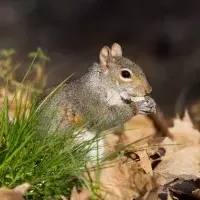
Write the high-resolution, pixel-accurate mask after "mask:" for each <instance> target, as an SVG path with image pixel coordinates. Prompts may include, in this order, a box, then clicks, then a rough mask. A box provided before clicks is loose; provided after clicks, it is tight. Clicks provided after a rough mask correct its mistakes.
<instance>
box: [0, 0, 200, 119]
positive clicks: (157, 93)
mask: <svg viewBox="0 0 200 200" xmlns="http://www.w3.org/2000/svg"><path fill="white" fill-rule="evenodd" d="M113 42H118V43H120V44H121V45H122V47H123V50H124V55H125V56H127V57H129V58H131V59H133V60H135V61H136V62H137V63H138V64H140V65H141V67H142V69H143V70H144V72H145V73H146V76H147V78H148V80H149V82H150V83H151V85H152V87H153V94H152V95H153V97H154V98H155V99H156V101H157V103H158V104H159V105H160V107H161V108H162V109H163V110H164V112H165V113H166V115H173V114H174V109H175V104H176V102H177V98H178V97H179V95H180V94H182V91H183V90H184V91H188V90H189V91H190V92H189V93H187V94H189V95H190V97H187V98H189V99H192V98H194V97H195V98H196V97H198V95H199V94H200V91H199V86H200V1H199V0H190V1H186V0H151V1H149V0H140V1H136V0H124V1H122V0H115V1H113V0H110V1H108V0H71V1H69V0H57V1H55V0H54V1H53V0H42V1H41V0H28V1H27V0H18V1H15V0H1V1H0V48H14V49H16V51H17V53H18V54H19V55H20V56H21V58H24V57H25V55H27V54H28V52H30V51H33V50H35V49H36V48H37V47H41V48H42V49H44V50H45V51H46V52H48V55H49V56H50V57H51V59H52V61H51V62H50V63H49V65H48V68H49V69H50V70H51V74H50V76H49V81H48V87H51V86H53V85H55V84H58V83H59V82H61V81H62V80H64V79H65V78H66V77H67V76H69V75H70V74H72V73H74V72H75V75H74V77H79V76H80V75H82V74H83V73H84V72H85V71H86V69H87V68H88V67H89V66H90V65H91V64H92V63H93V62H95V61H98V60H97V59H98V54H99V51H100V49H101V47H102V46H103V45H111V44H112V43H113ZM193 85H194V86H193ZM199 96H200V95H199Z"/></svg>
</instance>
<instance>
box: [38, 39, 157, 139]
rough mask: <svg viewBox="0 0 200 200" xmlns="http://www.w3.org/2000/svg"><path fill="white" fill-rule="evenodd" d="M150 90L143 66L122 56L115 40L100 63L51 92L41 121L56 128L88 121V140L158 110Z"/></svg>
mask: <svg viewBox="0 0 200 200" xmlns="http://www.w3.org/2000/svg"><path fill="white" fill-rule="evenodd" d="M151 91H152V89H151V86H150V85H149V83H148V81H147V80H146V77H145V75H144V73H143V71H142V70H141V68H140V67H139V66H138V65H137V64H135V63H134V62H132V61H131V60H129V59H127V58H125V57H123V56H122V48H121V46H120V45H119V44H117V43H114V44H113V45H112V47H111V48H109V47H107V46H104V47H103V48H102V49H101V51H100V54H99V63H94V64H93V65H92V67H91V68H89V70H88V72H87V73H86V74H85V75H83V76H82V77H81V78H80V79H78V80H75V81H73V82H71V83H66V84H64V85H63V86H62V87H61V88H60V89H58V90H57V91H56V92H55V93H54V94H53V95H52V97H51V98H50V99H49V100H48V101H47V102H46V103H45V105H44V108H43V109H42V110H41V112H40V116H41V120H40V122H42V121H43V122H44V123H46V124H48V126H50V128H49V130H51V131H53V132H54V131H56V130H63V129H65V128H67V127H68V126H70V125H73V124H84V123H85V124H87V127H86V129H84V130H85V131H84V133H83V140H88V138H91V137H93V136H94V135H95V134H96V133H97V132H103V131H105V130H108V129H110V128H113V127H116V126H120V125H122V124H123V123H124V122H126V121H128V120H130V119H131V118H132V117H133V116H135V115H137V114H145V115H148V114H152V113H155V112H156V104H155V102H154V100H153V99H152V98H151V97H150V96H149V94H150V93H151ZM53 113H54V117H52V116H53V115H52V114H53Z"/></svg>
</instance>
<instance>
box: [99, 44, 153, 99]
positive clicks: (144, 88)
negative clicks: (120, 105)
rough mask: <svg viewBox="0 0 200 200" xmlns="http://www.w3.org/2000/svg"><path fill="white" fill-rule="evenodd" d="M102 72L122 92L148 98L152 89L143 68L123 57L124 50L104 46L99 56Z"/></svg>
mask: <svg viewBox="0 0 200 200" xmlns="http://www.w3.org/2000/svg"><path fill="white" fill-rule="evenodd" d="M99 60H100V67H101V71H102V72H103V73H104V75H105V76H107V78H108V79H110V81H111V82H113V84H112V85H116V86H117V87H119V88H121V89H122V90H126V92H128V93H129V94H130V95H131V96H146V95H148V94H150V93H151V91H152V89H151V86H150V85H149V83H148V81H147V80H146V77H145V75H144V73H143V71H142V70H141V68H140V67H139V66H138V65H137V64H135V63H134V62H132V61H131V60H129V59H127V58H125V57H123V56H122V48H121V46H120V45H119V44H117V43H114V44H113V45H112V47H111V49H110V48H109V47H107V46H104V47H103V48H102V49H101V51H100V54H99Z"/></svg>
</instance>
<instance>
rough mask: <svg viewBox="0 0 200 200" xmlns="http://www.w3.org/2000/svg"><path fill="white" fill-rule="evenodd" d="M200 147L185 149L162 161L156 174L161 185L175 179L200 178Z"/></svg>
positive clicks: (156, 169) (155, 171)
mask: <svg viewBox="0 0 200 200" xmlns="http://www.w3.org/2000/svg"><path fill="white" fill-rule="evenodd" d="M199 152H200V145H196V146H191V147H185V148H183V149H180V150H179V151H177V152H175V153H173V154H170V155H168V156H166V157H164V158H163V159H162V162H161V163H160V164H159V165H158V166H157V167H156V168H155V170H154V173H155V175H156V177H157V182H158V184H159V185H163V184H166V183H168V182H170V181H172V180H174V179H175V178H184V179H196V178H200V166H199V163H200V153H199Z"/></svg>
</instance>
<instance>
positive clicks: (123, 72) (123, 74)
mask: <svg viewBox="0 0 200 200" xmlns="http://www.w3.org/2000/svg"><path fill="white" fill-rule="evenodd" d="M121 75H122V77H123V78H129V79H130V78H131V73H130V72H129V71H128V70H122V71H121Z"/></svg>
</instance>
